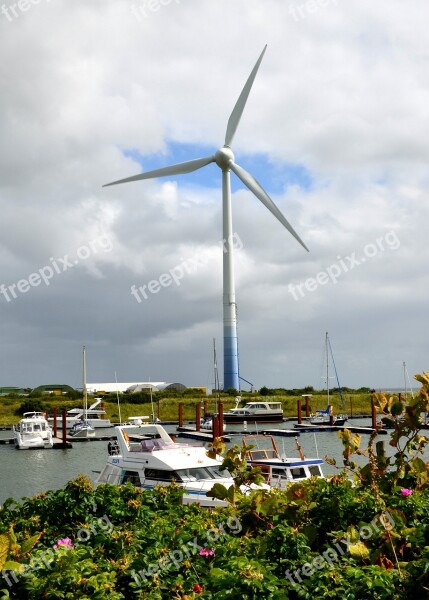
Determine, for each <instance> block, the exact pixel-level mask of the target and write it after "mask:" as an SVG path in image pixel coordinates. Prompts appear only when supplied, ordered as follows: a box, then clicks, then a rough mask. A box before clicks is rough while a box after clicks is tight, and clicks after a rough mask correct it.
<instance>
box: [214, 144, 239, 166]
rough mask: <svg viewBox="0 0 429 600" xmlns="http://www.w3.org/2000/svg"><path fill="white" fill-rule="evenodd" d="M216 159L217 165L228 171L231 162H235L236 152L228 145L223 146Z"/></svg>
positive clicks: (215, 156)
mask: <svg viewBox="0 0 429 600" xmlns="http://www.w3.org/2000/svg"><path fill="white" fill-rule="evenodd" d="M214 159H215V162H216V164H217V166H218V167H219V168H220V169H222V171H228V170H229V168H230V164H231V163H233V162H234V153H233V151H232V150H231V148H228V146H223V147H222V148H219V150H218V151H217V152H216V154H215V155H214Z"/></svg>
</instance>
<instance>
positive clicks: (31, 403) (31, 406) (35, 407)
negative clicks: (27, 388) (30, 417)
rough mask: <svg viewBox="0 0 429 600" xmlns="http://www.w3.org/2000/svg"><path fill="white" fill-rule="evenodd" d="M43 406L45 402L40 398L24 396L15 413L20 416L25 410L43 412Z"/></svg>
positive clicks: (44, 406)
mask: <svg viewBox="0 0 429 600" xmlns="http://www.w3.org/2000/svg"><path fill="white" fill-rule="evenodd" d="M45 408H46V404H45V403H44V402H43V401H42V400H41V399H40V398H26V399H25V400H24V402H22V404H21V406H20V407H19V408H17V409H16V411H15V414H16V415H19V416H20V415H22V414H23V413H25V412H33V411H34V412H43V411H44V410H45Z"/></svg>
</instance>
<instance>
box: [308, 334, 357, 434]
mask: <svg viewBox="0 0 429 600" xmlns="http://www.w3.org/2000/svg"><path fill="white" fill-rule="evenodd" d="M325 356H326V393H327V406H326V408H325V409H324V410H316V412H315V414H314V415H312V416H311V417H310V423H311V424H312V425H344V423H345V422H346V421H347V419H348V415H347V413H346V405H345V402H344V397H343V392H342V390H341V386H340V382H339V379H338V373H337V368H336V366H335V360H334V355H333V353H332V347H331V342H330V341H329V336H328V332H326V335H325ZM329 357H331V360H332V365H333V367H334V371H335V377H336V380H337V386H338V390H339V392H340V398H341V403H342V406H343V410H344V413H343V414H340V415H334V413H333V406H332V404H331V399H330V396H329Z"/></svg>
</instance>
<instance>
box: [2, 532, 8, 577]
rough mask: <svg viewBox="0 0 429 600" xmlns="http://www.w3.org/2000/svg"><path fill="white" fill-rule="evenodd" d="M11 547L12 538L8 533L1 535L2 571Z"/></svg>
mask: <svg viewBox="0 0 429 600" xmlns="http://www.w3.org/2000/svg"><path fill="white" fill-rule="evenodd" d="M9 549H10V538H9V535H8V534H6V533H2V534H1V535H0V571H2V570H3V568H4V564H5V562H6V559H7V555H8V554H9Z"/></svg>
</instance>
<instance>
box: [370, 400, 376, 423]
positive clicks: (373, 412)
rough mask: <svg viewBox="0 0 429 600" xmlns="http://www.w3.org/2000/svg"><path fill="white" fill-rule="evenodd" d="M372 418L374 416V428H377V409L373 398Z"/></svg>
mask: <svg viewBox="0 0 429 600" xmlns="http://www.w3.org/2000/svg"><path fill="white" fill-rule="evenodd" d="M371 416H372V428H373V429H376V428H377V409H376V408H375V404H374V400H373V399H372V398H371Z"/></svg>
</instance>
